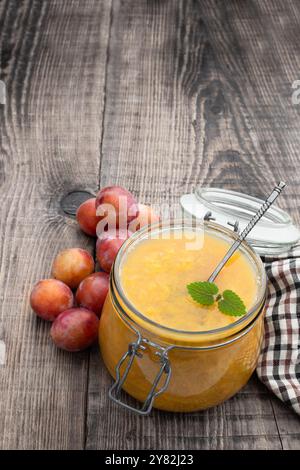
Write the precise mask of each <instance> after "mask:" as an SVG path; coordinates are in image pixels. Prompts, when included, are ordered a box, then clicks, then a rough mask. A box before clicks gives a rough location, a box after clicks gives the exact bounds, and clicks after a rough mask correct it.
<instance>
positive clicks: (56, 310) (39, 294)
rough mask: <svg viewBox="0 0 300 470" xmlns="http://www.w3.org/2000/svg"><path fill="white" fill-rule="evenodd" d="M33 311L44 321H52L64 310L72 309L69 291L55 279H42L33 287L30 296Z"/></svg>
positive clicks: (72, 302)
mask: <svg viewBox="0 0 300 470" xmlns="http://www.w3.org/2000/svg"><path fill="white" fill-rule="evenodd" d="M30 305H31V308H32V309H33V311H34V312H35V313H36V314H37V315H38V316H39V317H41V318H43V319H44V320H48V321H53V320H55V318H56V317H57V316H58V315H59V314H60V313H62V312H63V311H64V310H67V309H68V308H71V307H73V305H74V296H73V293H72V291H71V289H70V288H69V287H68V286H67V285H66V284H64V283H63V282H61V281H58V280H56V279H43V280H41V281H39V282H38V283H37V284H35V286H34V287H33V289H32V291H31V295H30Z"/></svg>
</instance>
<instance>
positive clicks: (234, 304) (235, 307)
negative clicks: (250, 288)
mask: <svg viewBox="0 0 300 470" xmlns="http://www.w3.org/2000/svg"><path fill="white" fill-rule="evenodd" d="M218 307H219V310H220V311H221V312H222V313H225V315H231V316H232V317H241V316H242V315H245V313H246V307H245V304H244V302H243V301H242V299H241V298H240V297H239V296H238V295H237V294H236V293H235V292H233V291H232V290H224V292H223V294H222V299H221V300H219V302H218Z"/></svg>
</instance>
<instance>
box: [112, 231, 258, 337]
mask: <svg viewBox="0 0 300 470" xmlns="http://www.w3.org/2000/svg"><path fill="white" fill-rule="evenodd" d="M229 246H230V243H228V242H227V241H226V240H223V239H220V238H217V237H215V236H213V235H210V234H207V233H205V232H188V231H181V232H180V234H176V232H174V231H173V232H169V233H168V238H165V239H163V238H160V239H144V240H142V241H140V242H139V243H138V244H136V245H135V246H134V249H133V250H131V251H129V252H128V253H127V255H126V257H125V258H124V260H123V262H122V265H121V284H122V287H123V290H124V293H125V296H126V297H127V299H128V300H129V301H130V302H131V304H132V305H133V306H134V307H135V308H136V309H137V310H138V311H139V312H141V313H142V314H143V315H144V316H145V317H147V318H148V319H150V320H153V321H154V322H156V323H159V324H160V325H162V326H167V327H169V328H173V329H177V330H184V331H208V330H213V329H217V328H222V327H225V326H227V325H229V324H230V323H233V322H235V321H236V320H237V319H239V317H232V316H229V315H225V314H223V313H221V312H220V311H219V309H218V306H217V303H215V304H214V305H212V306H209V307H207V306H201V305H200V304H199V303H197V302H195V301H194V300H193V299H192V298H191V296H190V295H189V293H188V291H187V287H186V286H187V284H189V283H191V282H195V281H206V280H207V279H208V278H209V276H210V274H211V273H212V272H213V270H214V268H215V267H216V266H217V264H218V263H219V261H220V260H221V259H222V257H223V256H224V254H225V253H226V251H227V250H228V248H229ZM215 283H216V284H217V286H218V288H219V292H220V293H222V292H223V291H224V290H225V289H231V290H233V291H234V292H236V293H237V294H238V295H239V296H240V297H241V299H242V300H243V302H244V304H245V306H246V308H247V310H248V309H249V308H251V307H252V306H253V305H254V303H255V301H256V297H257V290H258V288H257V286H258V280H257V275H256V273H255V270H254V266H253V265H252V263H251V262H250V260H248V258H247V257H246V256H245V255H244V254H243V253H242V252H241V251H237V252H236V253H235V254H234V255H233V256H232V258H231V259H230V260H229V261H228V262H227V264H226V265H225V267H224V268H223V269H222V271H221V272H220V274H219V275H218V276H217V278H216V280H215Z"/></svg>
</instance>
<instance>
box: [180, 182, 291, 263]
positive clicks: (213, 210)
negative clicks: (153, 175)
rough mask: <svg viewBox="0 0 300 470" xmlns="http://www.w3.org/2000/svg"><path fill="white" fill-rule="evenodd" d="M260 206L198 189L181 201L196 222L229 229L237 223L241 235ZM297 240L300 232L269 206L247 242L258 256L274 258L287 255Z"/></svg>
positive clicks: (252, 200)
mask: <svg viewBox="0 0 300 470" xmlns="http://www.w3.org/2000/svg"><path fill="white" fill-rule="evenodd" d="M263 202H264V201H263V200H262V199H259V198H256V197H253V196H249V195H247V194H243V193H239V192H236V191H230V190H228V189H221V188H201V187H197V189H196V190H195V193H192V194H185V195H183V196H182V197H181V199H180V203H181V206H182V207H183V209H184V211H185V212H186V213H187V214H189V215H192V216H194V217H196V218H198V219H204V218H209V219H210V220H215V222H216V223H218V224H220V225H222V226H223V227H227V228H228V225H231V226H234V225H235V224H236V223H238V228H239V230H241V231H242V230H243V229H244V228H245V227H246V225H247V224H248V222H249V220H250V219H251V218H252V216H253V215H254V214H255V213H256V211H257V210H258V209H259V207H260V206H261V204H263ZM235 227H237V224H236V225H235ZM299 239H300V231H299V229H298V228H297V227H296V226H295V225H294V224H293V221H292V219H291V217H290V216H289V214H287V212H285V211H283V210H282V209H280V208H279V207H277V206H276V205H272V206H271V207H270V208H269V209H268V211H267V212H266V213H265V215H264V216H263V217H262V218H261V220H260V221H259V222H258V223H257V224H256V226H255V227H254V228H253V229H252V231H251V232H250V234H249V236H248V237H247V242H248V243H249V244H250V245H251V246H252V248H253V249H254V250H255V251H256V252H257V253H258V254H260V255H262V256H267V255H272V256H274V255H278V254H281V253H284V252H286V251H288V250H289V249H290V248H292V247H293V246H294V245H295V244H296V243H297V242H298V241H299Z"/></svg>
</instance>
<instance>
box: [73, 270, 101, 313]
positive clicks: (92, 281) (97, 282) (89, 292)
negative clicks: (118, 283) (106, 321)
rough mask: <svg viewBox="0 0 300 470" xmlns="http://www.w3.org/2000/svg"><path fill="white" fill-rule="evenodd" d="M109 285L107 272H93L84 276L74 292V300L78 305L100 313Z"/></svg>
mask: <svg viewBox="0 0 300 470" xmlns="http://www.w3.org/2000/svg"><path fill="white" fill-rule="evenodd" d="M108 286H109V275H108V274H107V273H102V272H101V273H94V274H91V275H90V276H88V277H86V278H85V279H84V280H83V281H82V282H81V283H80V284H79V287H78V289H77V292H76V302H77V304H78V305H79V306H80V307H84V308H87V309H88V310H92V312H94V313H96V315H97V316H98V317H100V315H101V310H102V306H103V304H104V301H105V298H106V295H107V292H108Z"/></svg>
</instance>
